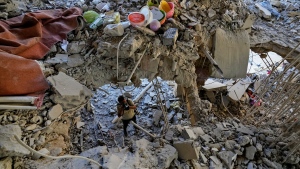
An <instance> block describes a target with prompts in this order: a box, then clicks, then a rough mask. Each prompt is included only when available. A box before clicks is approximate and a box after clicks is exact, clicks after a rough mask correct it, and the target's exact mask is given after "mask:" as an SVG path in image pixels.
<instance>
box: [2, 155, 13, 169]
mask: <svg viewBox="0 0 300 169" xmlns="http://www.w3.org/2000/svg"><path fill="white" fill-rule="evenodd" d="M0 168H1V169H12V159H11V157H6V158H3V159H1V160H0Z"/></svg>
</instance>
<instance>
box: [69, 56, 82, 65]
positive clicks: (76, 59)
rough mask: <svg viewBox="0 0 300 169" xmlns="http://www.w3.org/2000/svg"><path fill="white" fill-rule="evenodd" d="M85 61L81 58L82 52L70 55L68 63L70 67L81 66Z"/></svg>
mask: <svg viewBox="0 0 300 169" xmlns="http://www.w3.org/2000/svg"><path fill="white" fill-rule="evenodd" d="M83 63H84V61H83V60H82V58H81V55H80V54H74V55H70V56H69V57H68V63H67V65H68V66H70V67H76V66H80V65H82V64H83Z"/></svg>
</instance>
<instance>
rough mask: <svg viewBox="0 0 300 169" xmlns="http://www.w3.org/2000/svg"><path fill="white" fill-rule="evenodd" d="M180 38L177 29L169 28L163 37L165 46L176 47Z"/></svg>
mask: <svg viewBox="0 0 300 169" xmlns="http://www.w3.org/2000/svg"><path fill="white" fill-rule="evenodd" d="M177 37H178V29H177V28H169V29H168V30H167V31H165V33H164V35H163V45H166V46H170V45H174V44H175V42H176V40H177Z"/></svg>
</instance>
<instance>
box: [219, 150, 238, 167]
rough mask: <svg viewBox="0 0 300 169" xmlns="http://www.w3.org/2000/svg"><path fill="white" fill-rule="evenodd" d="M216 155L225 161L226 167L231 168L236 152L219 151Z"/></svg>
mask: <svg viewBox="0 0 300 169" xmlns="http://www.w3.org/2000/svg"><path fill="white" fill-rule="evenodd" d="M217 156H218V157H219V158H220V159H221V160H222V161H223V162H224V163H225V165H226V167H227V168H230V169H233V167H234V161H235V160H236V157H237V154H234V153H233V152H231V151H221V152H219V153H218V154H217Z"/></svg>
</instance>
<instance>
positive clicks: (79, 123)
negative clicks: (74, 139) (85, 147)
mask: <svg viewBox="0 0 300 169" xmlns="http://www.w3.org/2000/svg"><path fill="white" fill-rule="evenodd" d="M84 125H85V123H84V122H81V121H78V122H77V123H76V128H77V129H80V128H81V127H82V126H84Z"/></svg>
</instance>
